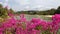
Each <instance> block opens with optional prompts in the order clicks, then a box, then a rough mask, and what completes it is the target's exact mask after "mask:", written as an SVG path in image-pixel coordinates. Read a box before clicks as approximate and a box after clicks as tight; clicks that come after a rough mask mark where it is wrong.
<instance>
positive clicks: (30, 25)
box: [0, 14, 60, 34]
mask: <svg viewBox="0 0 60 34" xmlns="http://www.w3.org/2000/svg"><path fill="white" fill-rule="evenodd" d="M20 17H21V19H20V20H16V19H15V18H14V16H13V17H11V18H10V19H6V21H5V22H3V23H0V34H57V32H58V30H59V29H60V15H59V14H56V15H54V16H53V17H52V22H46V21H44V20H41V19H39V18H32V20H30V21H28V20H26V18H24V15H23V16H22V15H21V16H20Z"/></svg>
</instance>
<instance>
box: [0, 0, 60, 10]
mask: <svg viewBox="0 0 60 34" xmlns="http://www.w3.org/2000/svg"><path fill="white" fill-rule="evenodd" d="M0 4H3V6H8V7H9V8H12V9H14V10H15V11H21V10H48V9H51V8H57V7H58V6H60V0H0Z"/></svg>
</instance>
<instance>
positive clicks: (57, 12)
mask: <svg viewBox="0 0 60 34" xmlns="http://www.w3.org/2000/svg"><path fill="white" fill-rule="evenodd" d="M55 14H60V6H59V7H58V8H57V10H56V11H55Z"/></svg>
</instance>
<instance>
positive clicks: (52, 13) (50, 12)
mask: <svg viewBox="0 0 60 34" xmlns="http://www.w3.org/2000/svg"><path fill="white" fill-rule="evenodd" d="M16 13H17V14H22V13H23V14H30V15H34V14H37V15H54V14H60V6H59V7H58V8H57V9H54V8H53V9H50V10H45V11H37V10H29V11H17V12H16Z"/></svg>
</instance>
